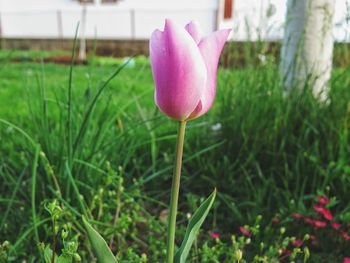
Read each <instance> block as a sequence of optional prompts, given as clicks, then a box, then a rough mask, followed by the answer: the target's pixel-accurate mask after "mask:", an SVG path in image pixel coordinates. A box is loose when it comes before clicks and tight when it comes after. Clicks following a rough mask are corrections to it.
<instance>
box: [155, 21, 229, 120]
mask: <svg viewBox="0 0 350 263" xmlns="http://www.w3.org/2000/svg"><path fill="white" fill-rule="evenodd" d="M229 33H230V30H229V29H224V30H219V31H216V32H214V33H212V34H210V35H209V36H207V37H202V36H201V33H200V30H199V27H198V25H197V24H196V23H195V22H190V23H189V24H187V25H186V27H185V28H182V27H179V26H177V25H176V24H175V23H173V22H172V21H171V20H169V19H167V20H166V21H165V27H164V31H160V30H155V31H154V32H153V34H152V36H151V40H150V58H151V66H152V72H153V78H154V80H155V86H156V88H155V102H156V104H157V106H158V107H159V109H160V110H161V111H162V112H163V113H165V114H166V115H168V116H170V117H171V118H173V119H175V120H179V121H184V120H190V119H194V118H197V117H199V116H201V115H203V114H205V113H206V112H207V111H208V110H209V109H210V107H211V105H212V103H213V101H214V98H215V93H216V72H217V67H218V62H219V57H220V54H221V51H222V48H223V46H224V44H225V42H226V40H227V38H228V35H229Z"/></svg>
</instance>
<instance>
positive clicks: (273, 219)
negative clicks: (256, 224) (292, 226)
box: [271, 217, 281, 223]
mask: <svg viewBox="0 0 350 263" xmlns="http://www.w3.org/2000/svg"><path fill="white" fill-rule="evenodd" d="M271 221H272V222H274V223H279V222H281V219H280V218H278V217H273V218H272V219H271Z"/></svg>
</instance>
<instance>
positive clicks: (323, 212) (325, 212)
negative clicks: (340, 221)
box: [314, 204, 333, 221]
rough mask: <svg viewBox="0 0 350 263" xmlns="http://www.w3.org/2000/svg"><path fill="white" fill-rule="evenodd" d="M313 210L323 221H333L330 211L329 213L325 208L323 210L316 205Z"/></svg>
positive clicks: (321, 206)
mask: <svg viewBox="0 0 350 263" xmlns="http://www.w3.org/2000/svg"><path fill="white" fill-rule="evenodd" d="M314 210H315V211H316V212H318V213H319V214H321V215H322V216H323V217H324V218H325V219H327V220H329V221H330V220H333V215H332V213H331V211H329V210H328V209H327V208H325V207H324V206H323V205H319V204H316V205H314Z"/></svg>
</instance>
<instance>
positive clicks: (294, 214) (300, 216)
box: [292, 213, 304, 220]
mask: <svg viewBox="0 0 350 263" xmlns="http://www.w3.org/2000/svg"><path fill="white" fill-rule="evenodd" d="M292 217H293V218H294V219H297V220H299V219H302V218H303V217H304V216H303V215H302V214H300V213H293V214H292Z"/></svg>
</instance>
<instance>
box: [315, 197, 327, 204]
mask: <svg viewBox="0 0 350 263" xmlns="http://www.w3.org/2000/svg"><path fill="white" fill-rule="evenodd" d="M329 201H330V200H329V198H328V197H326V196H318V197H317V202H318V203H319V204H321V205H328V204H329Z"/></svg>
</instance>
